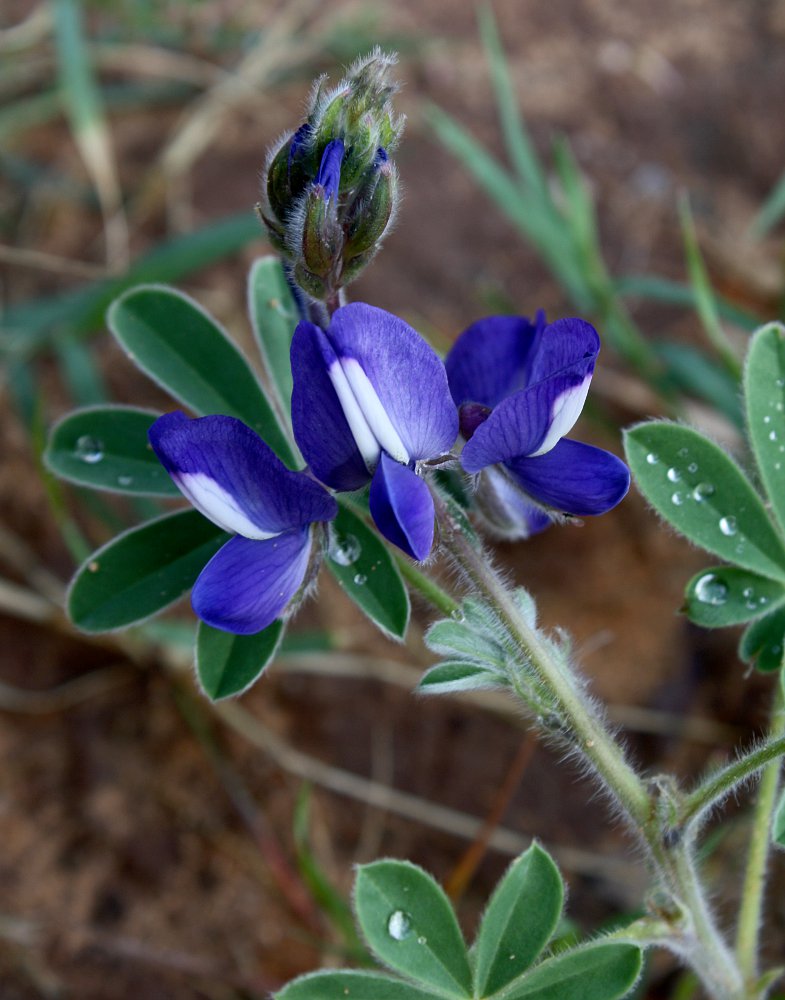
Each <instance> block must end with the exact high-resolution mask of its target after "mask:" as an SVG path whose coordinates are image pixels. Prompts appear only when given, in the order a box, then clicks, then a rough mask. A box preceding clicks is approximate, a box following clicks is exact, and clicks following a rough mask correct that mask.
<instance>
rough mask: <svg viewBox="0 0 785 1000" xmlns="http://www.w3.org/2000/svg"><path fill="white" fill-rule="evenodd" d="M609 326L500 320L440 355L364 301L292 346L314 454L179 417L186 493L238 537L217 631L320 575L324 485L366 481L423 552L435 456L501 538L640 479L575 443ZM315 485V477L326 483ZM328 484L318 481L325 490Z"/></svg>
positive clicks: (198, 597) (302, 436)
mask: <svg viewBox="0 0 785 1000" xmlns="http://www.w3.org/2000/svg"><path fill="white" fill-rule="evenodd" d="M598 351H599V337H598V336H597V333H596V331H595V330H594V328H593V327H592V326H590V325H589V324H588V323H586V322H584V321H583V320H579V319H565V320H559V321H557V322H555V323H552V324H550V325H549V324H546V322H545V318H544V316H542V314H540V315H538V317H537V319H536V321H535V322H534V323H532V322H530V321H529V320H528V319H525V318H522V317H502V316H496V317H490V318H488V319H484V320H481V321H479V322H478V323H475V324H474V325H473V326H471V327H469V329H468V330H466V331H465V332H464V333H463V334H462V335H461V337H459V339H458V340H457V342H456V344H455V346H454V347H453V349H452V351H451V352H450V354H449V355H448V357H447V359H446V362H445V363H444V364H443V363H442V361H441V360H440V359H439V358H438V356H437V355H436V354H435V353H434V351H433V350H432V349H431V348H430V347H429V346H428V344H427V343H426V342H425V341H424V340H423V339H422V338H421V337H420V336H419V334H418V333H417V332H416V331H415V330H413V329H412V328H411V327H410V326H408V324H406V323H404V322H403V320H401V319H398V318H397V317H396V316H393V315H391V314H390V313H387V312H385V311H384V310H382V309H377V308H374V307H373V306H370V305H365V304H363V303H354V304H351V305H347V306H344V307H343V308H340V309H338V310H336V311H335V313H334V314H333V316H332V319H331V321H330V323H329V326H328V327H327V328H326V329H325V328H323V327H321V326H318V325H316V324H315V323H312V322H308V321H303V322H301V323H300V324H299V325H298V326H297V329H296V331H295V333H294V337H293V340H292V349H291V357H292V376H293V383H294V388H293V392H292V424H293V430H294V436H295V440H296V441H297V444H298V446H299V448H300V451H301V452H302V455H303V457H304V459H305V461H306V462H307V464H308V471H307V472H292V471H290V470H289V469H287V468H286V467H285V466H284V465H283V464H282V463H281V462H280V460H279V459H278V458H276V456H275V455H274V454H273V453H272V452H271V451H270V449H269V448H268V447H267V445H266V444H265V443H264V442H263V441H262V440H261V439H260V438H259V437H258V435H256V434H255V433H254V432H253V431H252V430H250V428H248V427H246V426H245V425H244V424H243V423H241V422H240V421H238V420H235V419H233V418H231V417H225V416H212V417H203V418H200V419H193V420H189V419H188V418H187V417H186V416H185V415H184V414H182V413H171V414H167V415H166V416H163V417H161V418H160V419H159V420H157V421H156V422H155V423H154V424H153V426H152V428H151V430H150V441H151V444H152V447H153V448H154V450H155V452H156V454H157V455H158V457H159V459H160V460H161V462H162V463H163V464H164V466H165V468H166V469H167V471H168V472H169V474H170V475H171V476H172V478H173V480H174V481H175V483H176V484H177V486H178V487H179V488H180V490H181V492H182V493H183V494H184V495H185V496H186V497H187V499H188V500H190V502H191V503H192V504H193V505H194V506H195V507H196V508H197V509H198V510H199V511H201V512H202V513H203V514H204V515H205V516H206V517H208V518H209V519H210V520H212V521H213V522H214V523H215V524H217V525H219V526H220V527H222V528H224V530H226V531H227V532H230V533H232V534H233V535H234V537H233V538H232V539H230V540H229V541H228V542H227V543H226V544H225V545H224V546H223V548H222V549H221V550H220V551H219V552H218V553H217V555H215V556H214V557H213V559H212V560H211V561H210V562H209V563H208V564H207V566H206V567H205V568H204V570H203V571H202V573H201V575H200V576H199V579H198V580H197V583H196V585H195V587H194V591H193V598H192V602H193V606H194V609H195V611H196V613H197V614H198V615H199V617H200V618H202V619H203V620H204V621H205V622H207V623H208V624H209V625H213V626H214V627H216V628H220V629H225V630H227V631H230V632H236V633H240V634H246V633H252V632H257V631H259V630H261V629H262V628H265V627H266V626H267V625H268V624H270V623H271V622H272V621H274V620H275V619H276V618H278V617H280V616H281V615H283V614H285V613H287V612H289V613H290V612H291V610H292V608H293V607H295V606H296V605H297V603H298V601H299V597H300V595H301V594H302V593H303V591H304V590H305V589H306V588H307V585H308V583H309V581H310V580H311V579H312V578H313V577H314V576H315V573H316V570H317V569H318V560H319V558H320V545H319V542H318V541H316V543H315V536H317V535H318V533H319V525H320V524H322V523H323V522H328V521H330V520H331V519H332V518H334V517H335V516H336V514H337V510H338V508H337V504H336V501H335V500H334V499H333V497H332V496H331V495H330V493H328V491H327V489H325V487H328V488H329V489H330V490H333V491H336V492H338V493H340V492H348V491H354V490H358V489H361V488H363V487H365V486H366V485H367V484H369V483H370V492H369V507H370V512H371V516H372V517H373V520H374V522H375V523H376V526H377V527H378V529H379V531H380V532H381V533H382V535H384V537H385V538H387V539H388V541H390V542H392V543H393V544H394V545H396V546H398V548H400V549H402V550H403V551H404V552H405V553H406V554H407V555H409V556H410V557H412V558H413V559H416V560H418V561H423V560H425V559H427V558H428V557H429V555H430V554H431V551H432V549H433V545H434V520H435V519H434V502H433V497H432V494H431V487H430V486H429V484H428V482H427V478H426V477H427V473H428V470H429V468H431V467H432V466H434V465H440V464H444V462H445V461H447V462H452V463H453V464H456V462H457V461H458V459H457V458H456V456H455V455H454V454H453V453H452V449H453V448H454V447H455V445H456V440H457V439H459V437H460V439H461V440H462V441H463V442H464V444H463V448H462V451H461V453H460V456H459V461H460V464H461V465H462V467H463V469H464V471H465V472H467V473H469V474H470V475H471V476H472V477H473V480H474V485H475V496H476V501H477V504H476V505H477V508H478V509H479V511H480V512H481V514H482V515H483V516H484V518H485V520H486V522H487V523H488V524H489V525H490V526H491V527H492V528H493V529H494V530H495V531H496V532H497V533H500V534H502V535H504V536H506V537H511V538H512V537H518V538H520V537H525V536H527V535H529V534H532V533H533V532H535V531H539V530H541V529H542V528H544V527H545V526H546V524H548V523H549V521H550V520H551V519H553V518H558V517H559V516H563V515H565V514H566V515H575V516H583V515H588V514H601V513H603V512H604V511H607V510H609V509H610V508H611V507H613V506H615V505H616V504H617V503H618V502H619V501H620V500H621V499H622V497H623V496H624V495H625V493H626V492H627V489H628V488H629V472H628V470H627V467H626V466H625V465H624V463H623V462H621V461H620V460H619V459H618V458H616V456H614V455H611V454H610V453H608V452H606V451H603V450H601V449H599V448H594V447H591V446H590V445H585V444H581V443H579V442H576V441H569V440H565V439H564V435H565V434H567V433H568V432H569V431H570V430H571V429H572V427H573V425H574V424H575V422H576V420H577V419H578V416H579V415H580V412H581V410H582V408H583V404H584V401H585V399H586V395H587V393H588V389H589V383H590V381H591V376H592V373H593V371H594V365H595V361H596V358H597V354H598ZM317 480H318V482H317ZM320 484H324V485H320Z"/></svg>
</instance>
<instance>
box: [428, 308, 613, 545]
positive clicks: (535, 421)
mask: <svg viewBox="0 0 785 1000" xmlns="http://www.w3.org/2000/svg"><path fill="white" fill-rule="evenodd" d="M599 350H600V338H599V337H598V335H597V331H596V330H595V329H594V327H593V326H591V325H590V324H589V323H586V322H585V321H584V320H581V319H562V320H557V321H556V322H555V323H551V324H547V323H546V321H545V316H544V315H543V313H542V312H540V313H538V315H537V317H536V320H535V322H534V323H532V322H530V321H529V320H528V319H526V318H524V317H519V316H490V317H488V318H487V319H483V320H479V321H478V322H477V323H474V324H473V325H472V326H470V327H469V329H468V330H465V331H464V333H462V334H461V336H460V337H459V338H458V340H457V341H456V342H455V345H454V347H453V348H452V350H451V351H450V353H449V355H448V357H447V360H446V362H445V366H446V369H447V376H448V379H449V383H450V391H451V393H452V396H453V399H454V400H455V403H456V405H457V406H458V407H459V413H460V423H461V434H462V436H463V437H464V438H465V439H466V444H465V445H464V448H463V452H462V454H461V464H462V465H463V467H464V469H465V470H466V471H467V472H469V473H481V474H482V475H481V484H480V492H481V493H482V492H483V491H484V494H485V502H486V505H488V506H489V507H492V506H495V507H496V508H497V513H499V514H500V517H501V521H500V522H499V523H498V525H497V526H498V528H499V530H501V532H502V533H503V534H505V535H506V536H507V537H526V536H527V535H529V534H532V533H533V532H534V531H540V530H542V528H544V527H545V526H546V524H547V518H548V516H549V515H551V516H558V515H559V514H570V515H575V516H578V517H581V516H584V515H589V514H602V513H604V512H605V511H607V510H610V509H611V508H612V507H615V506H616V504H617V503H619V501H620V500H621V499H622V497H624V495H625V494H626V493H627V490H628V489H629V485H630V474H629V470H628V469H627V467H626V465H625V464H624V463H623V462H622V461H620V460H619V459H618V458H616V456H615V455H612V454H610V452H607V451H603V450H602V449H601V448H594V447H592V446H591V445H587V444H581V443H579V442H577V441H568V440H565V439H564V435H565V434H567V433H569V431H570V430H571V429H572V427H573V425H574V424H575V422H576V420H577V419H578V417H579V416H580V413H581V410H582V409H583V404H584V402H585V401H586V396H587V393H588V391H589V384H590V382H591V377H592V373H593V372H594V365H595V362H596V360H597V355H598V353H599Z"/></svg>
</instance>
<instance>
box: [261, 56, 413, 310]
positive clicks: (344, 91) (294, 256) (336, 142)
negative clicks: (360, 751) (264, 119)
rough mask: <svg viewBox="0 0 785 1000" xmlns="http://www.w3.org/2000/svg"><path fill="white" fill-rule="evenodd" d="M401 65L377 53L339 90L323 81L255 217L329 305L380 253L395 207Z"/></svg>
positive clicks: (276, 156)
mask: <svg viewBox="0 0 785 1000" xmlns="http://www.w3.org/2000/svg"><path fill="white" fill-rule="evenodd" d="M394 62H395V60H394V58H393V57H391V56H387V55H384V54H383V53H382V52H381V51H380V50H378V49H377V50H375V51H374V52H373V53H372V54H371V55H370V56H368V57H367V58H365V59H362V60H360V61H359V62H357V63H356V64H355V65H354V66H353V67H352V69H351V70H350V71H349V73H348V75H347V76H346V78H345V79H344V80H342V81H341V83H339V84H338V86H337V87H335V88H334V89H327V88H326V87H325V83H324V80H323V79H322V80H319V81H318V83H317V85H316V87H315V88H314V91H313V94H312V96H311V101H310V105H309V108H308V114H307V118H306V120H305V122H303V124H302V125H300V127H299V128H298V129H296V130H295V131H294V132H291V133H289V134H287V135H285V136H284V137H283V139H282V140H281V141H280V142H279V143H278V145H277V146H276V147H275V148H274V149H273V151H272V153H271V155H270V157H269V161H268V164H267V169H266V173H265V182H264V203H263V205H261V206H260V208H259V214H260V216H261V218H262V221H263V222H264V224H265V226H266V227H267V232H268V235H269V237H270V240H271V241H272V243H273V245H274V246H275V247H276V248H277V249H278V250H279V251H280V252H281V254H282V255H283V257H284V259H285V260H286V261H287V264H288V266H289V268H290V270H291V274H292V277H293V279H294V282H295V283H296V285H297V286H298V287H299V288H301V289H303V290H304V291H305V292H306V293H307V294H308V295H310V296H311V297H312V298H314V299H320V300H326V301H330V300H332V299H333V298H334V297H335V296H336V295H337V293H338V291H339V289H341V288H342V287H344V286H345V285H347V284H348V283H349V282H350V281H353V280H354V279H355V278H356V277H357V275H358V274H359V273H360V272H361V271H362V270H363V268H364V267H365V266H366V264H368V263H369V262H370V260H371V258H372V257H373V256H374V255H375V254H376V253H377V251H378V250H379V248H380V246H381V240H382V237H383V236H384V233H385V231H386V230H387V228H388V226H389V225H390V222H391V220H392V218H393V216H394V213H395V208H396V203H397V176H396V172H395V167H394V165H393V163H392V161H391V160H390V154H391V153H392V152H393V150H394V149H395V147H396V146H397V144H398V141H399V139H400V136H401V132H402V130H403V119H401V118H397V117H395V115H394V114H393V111H392V104H391V98H392V95H393V94H394V93H395V90H396V87H395V86H394V85H393V84H391V83H390V82H389V81H388V75H389V71H390V68H391V67H392V65H393V64H394Z"/></svg>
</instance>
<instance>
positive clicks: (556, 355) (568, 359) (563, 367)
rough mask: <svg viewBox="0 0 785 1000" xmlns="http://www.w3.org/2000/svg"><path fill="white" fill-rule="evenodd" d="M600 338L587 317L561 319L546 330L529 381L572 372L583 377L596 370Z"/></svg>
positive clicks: (538, 345) (542, 335) (534, 356)
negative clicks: (585, 318)
mask: <svg viewBox="0 0 785 1000" xmlns="http://www.w3.org/2000/svg"><path fill="white" fill-rule="evenodd" d="M599 353H600V337H599V334H598V333H597V331H596V330H595V329H594V327H593V326H592V325H591V323H587V322H586V320H583V319H557V320H556V322H555V323H550V324H549V325H548V326H546V327H545V329H544V330H543V331H542V334H541V336H540V337H539V339H538V341H537V346H536V350H535V351H534V352H533V354H532V358H531V372H530V378H529V384H530V385H533V384H534V383H535V382H539V381H541V380H542V379H545V378H551V376H553V375H558V374H566V373H567V372H570V373H572V374H575V375H579V376H580V380H581V381H583V379H584V378H585V377H586V376H587V375H591V374H592V372H593V371H594V365H595V363H596V361H597V355H598V354H599Z"/></svg>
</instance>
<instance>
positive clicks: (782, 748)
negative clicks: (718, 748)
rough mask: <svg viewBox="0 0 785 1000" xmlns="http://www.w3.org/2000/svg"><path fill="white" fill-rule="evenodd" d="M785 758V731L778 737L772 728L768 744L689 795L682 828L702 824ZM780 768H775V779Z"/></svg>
mask: <svg viewBox="0 0 785 1000" xmlns="http://www.w3.org/2000/svg"><path fill="white" fill-rule="evenodd" d="M783 754H785V729H784V728H783V727H782V726H781V727H780V729H779V732H778V733H775V731H774V728H773V727H772V732H771V738H770V740H769V742H768V743H764V744H763V746H761V747H757V748H756V749H755V750H752V751H750V753H747V754H745V755H744V756H743V757H739V758H738V759H737V760H734V761H732V762H731V763H730V764H728V765H727V766H726V767H723V768H722V769H721V770H719V771H717V772H716V773H715V774H712V775H710V776H709V778H707V780H706V781H704V782H703V784H702V785H700V786H699V787H698V788H696V789H695V791H694V792H692V793H691V794H690V795H688V796H687V797H686V798H685V799H684V802H683V805H682V807H681V809H680V810H679V816H678V824H677V825H678V826H679V827H680V828H682V829H683V828H684V827H687V826H690V825H692V824H693V823H696V822H699V821H700V819H701V818H702V817H703V815H704V814H705V813H706V812H707V811H708V810H710V809H711V808H712V807H713V806H715V805H717V803H718V802H720V801H722V799H724V798H725V797H726V796H727V795H729V794H730V793H731V792H732V791H733V789H734V788H735V787H736V786H737V785H739V784H741V783H742V782H744V781H746V780H747V779H748V778H750V777H751V776H752V775H753V774H755V772H756V771H760V769H761V768H763V767H765V766H766V765H767V764H768V763H770V762H771V761H775V760H776V759H777V758H778V757H782V755H783ZM777 772H778V766H777V767H775V768H774V773H775V775H776V774H777Z"/></svg>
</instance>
